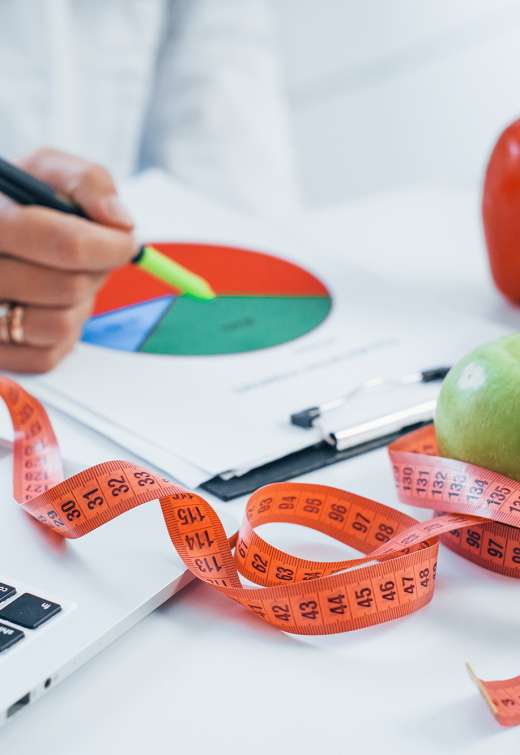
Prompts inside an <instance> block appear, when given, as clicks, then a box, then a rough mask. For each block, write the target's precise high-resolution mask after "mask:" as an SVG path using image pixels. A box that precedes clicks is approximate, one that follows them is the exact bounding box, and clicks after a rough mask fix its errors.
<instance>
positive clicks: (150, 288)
mask: <svg viewBox="0 0 520 755" xmlns="http://www.w3.org/2000/svg"><path fill="white" fill-rule="evenodd" d="M151 243H152V245H153V246H154V247H155V248H156V249H158V250H159V251H160V252H162V253H163V254H165V255H167V256H168V257H170V258H171V259H172V260H174V261H175V262H178V263H180V264H181V265H183V266H185V267H186V268H188V269H189V270H191V271H192V272H194V273H196V274H197V275H199V276H202V277H203V278H204V279H205V280H207V281H208V283H209V284H210V285H211V287H212V288H213V290H214V291H215V293H216V298H215V299H212V300H209V301H208V300H203V299H198V298H195V297H193V296H191V295H187V294H181V293H180V292H178V291H175V290H173V289H172V288H171V287H170V286H169V285H168V284H166V283H163V282H162V281H161V280H159V279H158V278H156V277H154V276H152V275H150V274H149V273H147V272H146V271H144V270H142V269H140V268H139V267H138V266H136V265H128V266H126V267H124V268H121V269H119V270H116V271H115V272H114V273H112V275H111V276H110V277H109V278H108V280H107V282H106V283H105V284H104V286H103V287H102V288H101V290H100V292H99V294H98V296H97V299H96V303H95V308H94V312H93V315H92V317H91V318H90V319H89V320H87V322H86V324H85V326H84V329H83V334H82V341H84V342H85V343H89V344H94V345H96V346H101V347H104V348H107V349H116V350H119V351H131V352H136V353H145V354H167V355H170V356H211V355H216V354H235V353H239V352H247V351H254V350H257V349H265V348H269V347H273V346H278V345H280V344H283V343H286V342H288V341H292V340H293V339H295V338H299V337H300V336H303V335H305V334H306V333H308V332H309V331H311V330H313V329H314V328H316V327H317V326H318V325H320V323H322V322H323V320H325V318H326V317H327V315H328V314H329V312H330V310H331V307H332V299H331V296H330V294H329V292H328V291H327V289H326V288H325V286H324V285H323V283H321V281H319V280H318V279H317V278H316V277H315V276H314V275H312V274H311V273H309V272H307V271H306V270H304V269H303V268H302V267H299V266H298V265H295V264H293V263H292V262H288V261H287V260H284V259H282V258H280V257H275V256H272V255H270V254H264V253H263V252H256V251H249V250H246V249H239V248H236V247H228V246H217V245H209V244H197V243H189V244H188V243H155V242H151Z"/></svg>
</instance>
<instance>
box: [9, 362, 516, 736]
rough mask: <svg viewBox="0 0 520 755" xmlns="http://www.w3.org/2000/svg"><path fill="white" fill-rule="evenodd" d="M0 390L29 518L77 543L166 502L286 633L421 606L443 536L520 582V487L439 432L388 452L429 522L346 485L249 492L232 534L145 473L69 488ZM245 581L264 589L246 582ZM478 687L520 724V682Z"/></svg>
mask: <svg viewBox="0 0 520 755" xmlns="http://www.w3.org/2000/svg"><path fill="white" fill-rule="evenodd" d="M0 396H1V397H2V399H3V400H4V401H5V403H6V405H7V408H8V410H9V413H10V416H11V419H12V422H13V427H14V463H13V487H14V497H15V498H16V500H17V501H18V502H19V503H20V505H21V506H22V507H23V508H24V510H25V511H26V512H27V513H28V514H30V515H31V516H33V517H35V518H36V519H37V520H38V521H39V522H40V523H41V524H42V525H45V526H46V527H49V528H51V529H52V530H54V531H55V532H57V533H59V534H60V535H61V536H62V537H65V538H77V537H81V536H83V535H86V534H88V533H89V532H91V531H92V530H94V529H96V528H97V527H100V526H101V525H103V524H105V523H106V522H108V521H110V520H111V519H114V518H115V517H117V516H119V515H120V514H123V513H124V512H126V511H129V510H130V509H132V508H135V507H136V506H139V505H141V504H143V503H147V502H148V501H153V500H157V499H158V500H159V502H160V506H161V510H162V514H163V517H164V521H165V524H166V527H167V530H168V533H169V535H170V538H171V541H172V544H173V546H174V547H175V549H176V550H177V552H178V554H179V556H180V557H181V558H182V560H183V561H184V563H185V565H186V567H187V568H188V569H189V570H190V571H191V572H192V573H193V574H194V575H195V576H196V577H197V578H198V579H200V580H201V581H203V582H206V583H208V584H210V585H212V586H213V587H214V588H215V589H217V590H219V591H220V592H223V593H224V594H225V595H227V597H229V598H230V599H231V600H234V601H235V602H237V603H239V604H241V605H242V606H243V607H244V608H246V609H247V610H249V611H252V612H253V613H255V614H256V615H257V616H259V617H260V618H261V619H263V620H264V621H266V622H267V623H269V624H272V625H273V626H276V627H278V628H279V629H282V630H284V631H286V632H293V633H297V634H306V635H315V634H331V633H335V632H345V631H350V630H354V629H361V628H363V627H368V626H372V625H374V624H381V623H384V622H386V621H390V620H393V619H397V618H400V617H402V616H406V615H408V614H410V613H413V612H414V611H417V610H419V609H420V608H422V607H423V606H425V605H426V604H427V603H429V601H430V600H431V599H432V596H433V591H434V586H435V577H436V569H437V554H438V548H439V539H442V541H443V542H444V543H445V544H446V545H447V546H448V547H449V548H451V549H452V550H455V551H456V552H457V553H459V554H460V555H461V556H463V557H464V558H468V559H470V560H472V561H474V562H475V563H478V564H479V565H480V566H483V567H484V568H487V569H492V570H493V571H497V572H499V573H501V574H505V575H508V576H511V577H518V576H520V529H519V525H520V484H519V483H517V482H514V481H512V480H510V479H508V478H505V477H503V476H502V475H497V474H496V473H494V472H490V471H489V470H484V469H482V468H480V467H476V466H473V465H470V464H464V463H462V462H458V461H454V460H451V459H444V458H440V457H438V456H437V455H436V447H435V436H434V432H433V429H432V428H423V429H421V430H419V431H417V432H415V433H412V434H411V435H409V436H406V437H405V438H403V439H400V440H399V441H397V442H395V443H393V444H392V446H391V447H390V449H389V453H390V457H391V460H392V463H393V466H394V473H395V479H396V485H397V490H398V493H399V497H400V498H401V500H402V501H404V502H406V503H409V504H412V505H414V506H423V507H426V508H431V509H433V511H434V517H433V518H432V519H429V520H428V521H425V522H418V521H417V520H416V519H414V518H413V517H411V516H408V515H407V514H404V513H402V512H400V511H397V510H396V509H394V508H391V507H389V506H384V505H383V504H381V503H378V502H376V501H373V500H371V499H368V498H363V497H362V496H358V495H354V494H353V493H348V492H345V491H344V490H340V489H338V488H332V487H327V486H323V485H311V484H305V483H278V484H273V485H268V486H267V487H264V488H262V489H260V490H258V491H256V492H255V493H254V494H253V495H252V496H251V498H250V499H249V501H248V503H247V507H246V512H245V516H244V521H243V523H242V525H241V527H240V530H239V532H238V533H236V534H235V535H233V537H231V538H229V539H228V537H227V535H226V533H225V530H224V527H223V526H222V523H221V521H220V519H219V517H218V515H217V514H216V512H215V511H214V510H213V508H212V507H211V506H210V505H209V503H208V502H207V501H206V500H205V499H204V498H202V497H201V496H199V495H198V494H196V493H194V492H191V491H187V490H185V489H184V488H182V487H180V486H179V485H176V484H173V483H172V482H170V481H169V480H167V479H164V478H161V477H158V476H157V475H155V474H154V473H152V472H150V471H149V470H147V469H146V468H144V467H141V466H138V465H135V464H132V463H130V462H126V461H108V462H105V463H103V464H97V465H95V466H93V467H90V468H89V469H86V470H84V471H83V472H80V473H79V474H76V475H74V476H72V477H70V478H68V479H66V480H64V479H63V469H62V462H61V456H60V452H59V448H58V443H57V440H56V436H55V434H54V431H53V429H52V426H51V423H50V421H49V418H48V416H47V413H46V412H45V410H44V408H43V407H42V405H41V404H40V403H39V402H38V401H37V399H36V398H34V397H33V396H31V395H30V394H29V393H27V392H26V391H25V390H24V389H23V388H21V387H20V386H19V385H17V384H16V383H14V382H13V381H11V380H9V379H8V378H4V377H0ZM269 522H287V523H290V524H300V525H304V526H306V527H310V528H311V529H315V530H318V531H320V532H322V533H324V534H326V535H329V536H330V537H332V538H334V539H336V540H338V541H339V542H341V543H344V544H345V545H348V546H351V547H353V548H355V549H357V550H358V551H360V552H361V553H363V554H364V555H363V556H362V557H361V558H357V559H350V560H346V561H337V562H316V561H311V560H306V559H302V558H298V557H296V556H293V555H290V554H288V553H285V552H284V551H282V550H279V549H278V548H275V547H273V546H272V545H270V544H269V543H267V542H266V541H265V540H263V539H262V538H261V537H260V536H259V535H258V534H257V532H256V531H255V528H257V527H258V526H260V525H262V524H266V523H269ZM240 575H242V577H244V578H246V579H247V580H249V581H250V582H253V583H255V584H256V585H258V587H250V586H248V585H244V584H243V583H242V582H241V580H240ZM476 681H477V684H478V686H479V688H480V689H481V691H482V692H483V694H484V697H485V699H486V700H487V702H488V704H489V705H490V708H491V710H492V711H493V714H494V715H495V717H496V718H497V720H498V721H499V722H500V723H502V724H504V725H512V724H516V723H520V678H519V677H517V678H515V679H513V680H507V682H483V681H482V680H480V679H476Z"/></svg>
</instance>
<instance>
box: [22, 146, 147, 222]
mask: <svg viewBox="0 0 520 755" xmlns="http://www.w3.org/2000/svg"><path fill="white" fill-rule="evenodd" d="M19 164H20V166H21V167H23V168H24V169H25V170H27V171H29V173H32V174H33V175H34V176H36V178H39V179H40V180H41V181H46V182H47V183H49V184H50V185H51V186H52V187H53V188H54V189H56V190H57V191H59V192H60V193H62V194H65V195H66V196H67V197H69V198H70V199H72V200H73V201H74V202H75V203H76V204H79V205H80V207H82V208H83V210H85V212H86V214H87V215H88V216H89V217H90V218H92V219H93V220H96V221H97V222H98V223H102V224H104V225H109V226H113V227H115V228H121V229H123V230H126V231H128V230H130V229H131V228H133V225H134V224H133V220H132V218H131V216H130V215H129V213H128V210H127V209H126V208H125V207H124V205H123V204H122V203H121V201H120V199H119V197H118V195H117V190H116V187H115V184H114V181H113V180H112V176H111V175H110V173H109V172H108V171H107V170H106V169H105V168H103V167H102V166H101V165H97V164H96V163H91V162H88V160H84V159H83V158H81V157H77V156H76V155H70V154H68V153H66V152H61V151H59V150H55V149H51V148H48V147H46V148H43V149H39V150H37V151H36V152H33V154H32V155H29V157H26V158H24V159H23V160H21V161H20V162H19Z"/></svg>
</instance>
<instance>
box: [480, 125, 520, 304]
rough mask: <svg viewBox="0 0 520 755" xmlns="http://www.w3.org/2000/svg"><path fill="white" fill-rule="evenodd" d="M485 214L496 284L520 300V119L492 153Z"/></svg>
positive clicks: (509, 128)
mask: <svg viewBox="0 0 520 755" xmlns="http://www.w3.org/2000/svg"><path fill="white" fill-rule="evenodd" d="M482 216H483V220H484V233H485V236H486V243H487V248H488V253H489V261H490V264H491V272H492V274H493V278H494V280H495V283H496V286H497V288H498V289H499V290H500V291H501V292H502V293H503V294H504V295H505V296H507V298H508V299H510V300H511V301H513V302H516V303H520V120H518V121H515V122H514V123H512V124H511V125H510V126H508V128H506V130H505V131H504V132H503V133H502V135H501V136H500V138H499V140H498V141H497V143H496V145H495V148H494V149H493V152H492V153H491V157H490V159H489V164H488V167H487V171H486V177H485V180H484V193H483V197H482Z"/></svg>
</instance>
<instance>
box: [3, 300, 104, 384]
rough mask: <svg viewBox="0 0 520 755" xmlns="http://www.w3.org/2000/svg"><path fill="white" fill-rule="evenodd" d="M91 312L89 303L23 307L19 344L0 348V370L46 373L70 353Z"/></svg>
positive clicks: (90, 303)
mask: <svg viewBox="0 0 520 755" xmlns="http://www.w3.org/2000/svg"><path fill="white" fill-rule="evenodd" d="M91 309H92V301H89V302H83V303H82V304H80V305H78V306H76V307H62V308H49V307H34V306H27V307H24V310H23V319H22V325H23V334H24V340H23V343H22V344H4V343H1V344H0V368H1V369H3V370H10V371H13V372H31V373H39V372H48V371H49V370H51V369H52V368H53V367H55V366H56V365H57V364H58V362H60V361H61V360H62V359H63V357H64V356H65V355H66V354H67V353H68V352H69V351H70V350H71V349H72V347H73V346H74V344H75V343H76V341H77V340H78V338H79V336H80V334H81V329H82V326H83V323H84V322H85V320H86V319H87V317H88V316H89V314H90V312H91Z"/></svg>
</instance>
